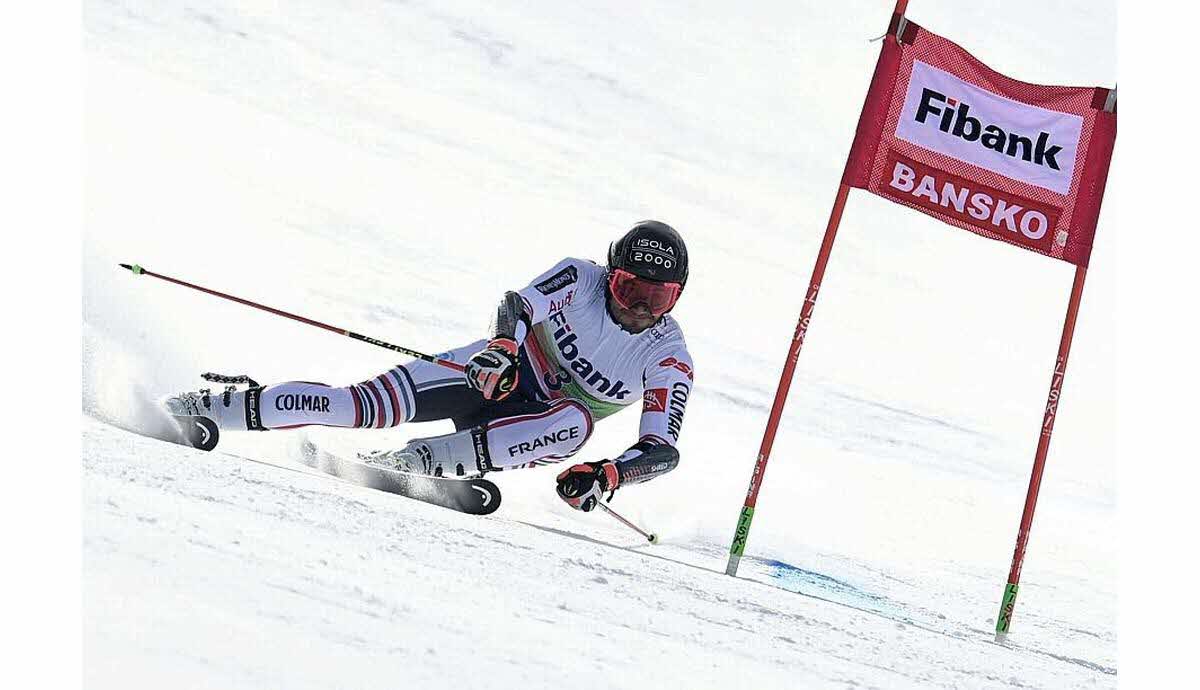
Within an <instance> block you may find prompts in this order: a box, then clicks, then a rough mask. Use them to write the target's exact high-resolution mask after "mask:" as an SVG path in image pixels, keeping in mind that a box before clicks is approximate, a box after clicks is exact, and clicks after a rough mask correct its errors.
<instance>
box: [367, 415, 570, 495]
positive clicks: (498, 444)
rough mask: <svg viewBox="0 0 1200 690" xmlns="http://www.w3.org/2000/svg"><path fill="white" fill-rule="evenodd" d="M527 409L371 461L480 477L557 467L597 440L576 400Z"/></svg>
mask: <svg viewBox="0 0 1200 690" xmlns="http://www.w3.org/2000/svg"><path fill="white" fill-rule="evenodd" d="M524 404H525V406H526V407H527V408H529V411H528V412H527V413H525V414H517V415H511V414H509V415H508V416H501V417H497V418H493V419H484V420H480V421H481V423H480V424H479V425H478V426H472V427H468V428H464V429H460V430H459V431H456V432H454V433H450V434H443V435H441V436H433V437H430V438H418V439H413V440H412V441H410V442H409V443H408V445H407V446H405V447H404V448H402V449H400V450H396V451H387V452H380V453H376V454H375V455H373V456H372V457H371V458H370V461H371V462H373V463H376V464H381V465H385V466H391V467H394V468H396V469H400V470H404V471H406V472H416V473H420V474H429V475H434V476H464V475H478V474H482V473H484V472H488V471H492V470H505V469H516V468H519V467H530V466H533V465H542V464H548V463H550V462H557V461H559V460H562V459H563V458H566V457H569V456H571V455H573V454H575V452H577V451H578V450H579V449H580V448H582V447H583V444H584V443H586V442H587V440H588V438H589V437H590V436H591V435H592V415H591V413H590V411H589V410H588V408H587V407H586V406H585V405H584V404H583V403H581V402H579V401H577V400H572V399H570V398H564V399H562V400H556V401H554V402H552V403H542V402H535V401H526V402H525V403H524ZM510 409H511V408H510ZM456 421H457V420H456Z"/></svg>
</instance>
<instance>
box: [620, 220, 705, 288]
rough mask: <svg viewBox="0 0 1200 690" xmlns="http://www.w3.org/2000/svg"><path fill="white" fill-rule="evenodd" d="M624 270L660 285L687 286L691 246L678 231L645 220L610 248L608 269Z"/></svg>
mask: <svg viewBox="0 0 1200 690" xmlns="http://www.w3.org/2000/svg"><path fill="white" fill-rule="evenodd" d="M618 268H619V269H622V270H625V271H628V272H630V273H632V274H633V275H635V276H637V277H639V278H645V279H646V280H652V281H654V282H657V283H679V287H680V288H682V287H683V286H684V285H686V284H687V277H688V255H687V245H685V244H684V243H683V238H682V237H680V236H679V233H678V232H676V231H675V228H673V227H671V226H670V225H667V224H666V223H661V222H659V221H657V220H643V221H642V222H640V223H638V224H637V225H634V226H633V227H632V228H630V229H629V232H626V233H625V234H624V235H622V236H621V238H620V239H619V240H617V241H616V242H613V243H612V244H610V245H609V246H608V270H609V272H610V273H611V272H612V271H613V270H614V269H618Z"/></svg>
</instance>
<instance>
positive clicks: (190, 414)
mask: <svg viewBox="0 0 1200 690" xmlns="http://www.w3.org/2000/svg"><path fill="white" fill-rule="evenodd" d="M201 377H202V378H203V379H204V380H205V381H212V382H216V383H225V384H229V385H227V386H226V387H225V390H224V391H223V392H221V393H219V394H217V395H213V393H212V390H211V389H208V388H201V389H200V390H199V391H196V392H194V393H180V394H178V395H172V396H170V397H168V398H166V399H165V400H163V403H162V404H163V407H165V408H166V410H167V413H168V414H170V415H171V416H172V417H173V418H174V419H175V423H176V424H178V425H179V432H180V433H181V434H182V435H183V439H184V440H185V441H187V443H188V444H189V445H191V446H192V447H193V448H198V449H200V450H212V449H213V448H216V447H217V441H218V440H220V436H221V435H220V431H219V429H220V428H221V427H225V428H235V429H245V428H246V423H245V420H244V411H243V408H244V405H233V404H231V403H232V402H233V400H232V397H233V394H234V393H236V392H237V385H236V384H238V383H246V384H249V385H250V386H251V390H255V389H259V390H261V388H260V387H259V385H258V384H257V383H256V382H255V381H254V379H251V378H250V377H249V376H222V375H221V374H213V373H206V374H202V375H201Z"/></svg>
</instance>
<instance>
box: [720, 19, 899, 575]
mask: <svg viewBox="0 0 1200 690" xmlns="http://www.w3.org/2000/svg"><path fill="white" fill-rule="evenodd" d="M905 1H907V0H905ZM849 194H850V186H849V185H847V184H844V183H843V184H842V185H840V186H839V187H838V192H837V198H836V199H834V202H833V211H831V212H830V214H829V224H828V225H827V226H825V239H823V240H822V241H821V251H820V253H819V254H818V255H817V263H816V265H815V266H813V272H812V278H811V279H810V280H809V281H808V292H807V293H805V297H804V306H802V307H801V308H800V320H799V321H798V322H797V323H796V333H795V335H793V336H792V346H791V348H790V349H789V350H788V356H787V361H786V362H785V363H784V365H783V373H782V374H781V375H780V376H779V387H778V388H776V389H775V402H774V404H772V405H771V416H770V417H768V418H767V429H766V431H765V432H764V433H763V440H762V445H761V446H759V449H758V459H757V460H755V462H754V473H753V474H751V475H750V488H749V489H748V490H747V491H746V503H745V504H744V505H743V506H742V512H741V515H740V516H739V517H738V523H737V530H736V531H735V532H734V535H733V544H732V545H731V546H730V547H729V563H727V564H726V566H725V574H726V575H730V576H735V575H737V569H738V562H740V561H741V560H742V553H743V552H744V551H745V550H746V539H747V538H748V537H749V535H750V521H751V520H752V519H753V518H754V506H755V504H756V503H757V502H758V489H759V487H761V486H762V480H763V475H765V474H766V472H767V459H768V458H770V456H771V446H772V445H774V443H775V430H776V429H777V428H778V427H779V418H780V416H781V415H782V414H783V405H784V403H785V402H787V396H788V391H789V390H790V389H791V387H792V373H793V372H794V371H795V370H796V360H797V359H799V357H800V348H801V347H802V346H803V345H804V336H805V335H806V334H807V333H808V324H809V322H810V321H811V320H812V313H813V309H814V308H815V307H816V306H817V293H818V292H819V291H820V290H821V281H822V280H823V279H824V277H825V265H826V264H827V263H829V254H830V252H832V251H833V240H834V239H835V238H836V237H837V230H838V225H840V224H841V222H842V209H844V208H846V197H847V196H848V195H849Z"/></svg>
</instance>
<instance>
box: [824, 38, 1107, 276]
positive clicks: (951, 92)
mask: <svg viewBox="0 0 1200 690" xmlns="http://www.w3.org/2000/svg"><path fill="white" fill-rule="evenodd" d="M883 44H884V45H883V48H882V50H881V53H880V56H879V61H878V62H877V63H876V66H875V74H874V76H873V77H872V79H871V87H870V89H869V90H868V92H867V98H866V101H865V102H864V104H863V110H862V115H861V116H860V118H859V122H858V128H857V131H856V132H855V136H854V144H853V146H852V147H851V150H850V155H849V158H848V159H847V161H846V171H845V174H844V175H843V177H842V182H843V183H844V184H846V185H848V186H851V187H858V188H860V189H866V190H867V191H870V192H872V193H874V194H878V195H880V196H883V197H885V198H887V199H891V200H892V201H897V202H900V203H903V204H905V205H906V206H909V207H912V208H916V209H919V210H921V211H923V212H925V213H927V214H929V215H932V216H934V217H935V218H938V219H939V220H942V221H944V222H946V223H949V224H951V225H954V226H956V227H960V228H964V229H966V230H970V231H971V232H974V233H977V234H980V235H983V236H985V237H989V238H992V239H998V240H1002V241H1005V242H1009V243H1011V244H1015V245H1017V246H1021V247H1025V248H1026V249H1030V250H1032V251H1036V252H1038V253H1041V254H1045V255H1047V256H1051V257H1054V258H1056V259H1061V260H1064V261H1068V262H1071V263H1074V264H1077V265H1081V266H1086V265H1087V262H1088V257H1089V256H1090V254H1091V248H1092V241H1093V238H1094V236H1095V231H1096V223H1097V220H1098V218H1099V213H1100V204H1101V202H1102V200H1103V197H1104V187H1105V184H1106V182H1107V179H1108V169H1109V164H1110V162H1111V160H1112V149H1113V144H1114V142H1115V140H1116V131H1117V115H1116V95H1115V92H1112V91H1110V90H1109V89H1105V88H1082V87H1068V86H1040V85H1037V84H1030V83H1027V82H1022V81H1018V80H1016V79H1012V78H1010V77H1007V76H1005V75H1003V74H1000V73H998V72H996V71H994V70H992V69H990V68H988V67H987V66H986V65H984V64H983V63H981V62H980V61H979V60H977V59H975V57H974V56H972V55H971V54H970V53H968V52H967V51H965V50H963V49H962V48H961V47H959V46H958V45H956V44H955V43H953V42H951V41H949V40H947V39H945V38H942V37H941V36H938V35H937V34H934V33H932V32H930V31H928V30H926V29H924V28H923V27H921V26H919V25H918V24H916V23H915V22H912V21H910V20H907V19H904V20H901V19H900V18H898V17H897V18H894V19H893V24H892V27H891V30H890V31H889V34H888V36H887V38H886V39H885V40H884V42H883Z"/></svg>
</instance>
